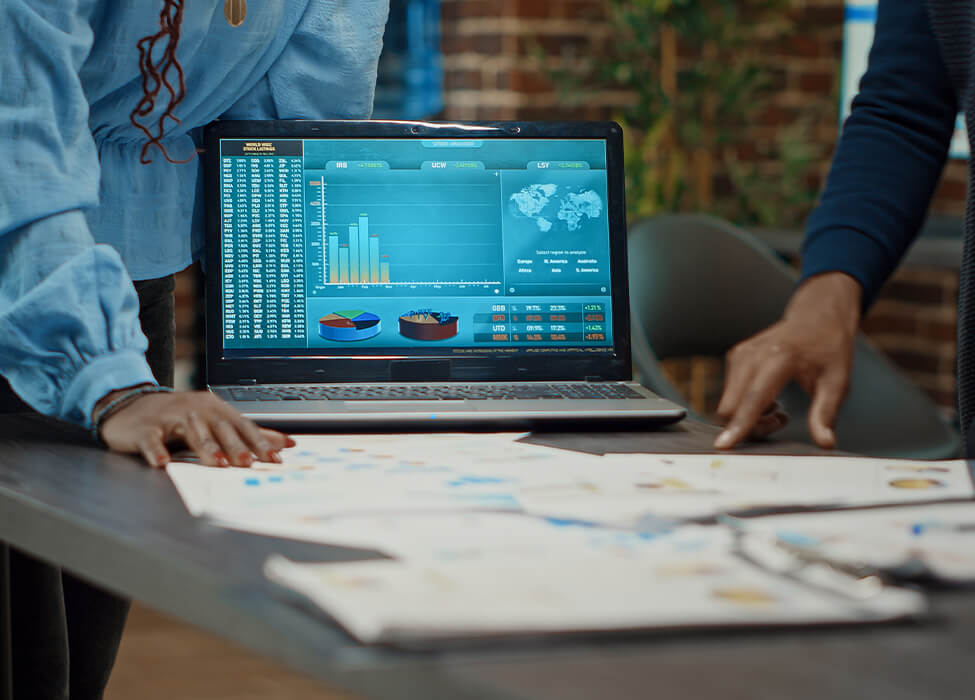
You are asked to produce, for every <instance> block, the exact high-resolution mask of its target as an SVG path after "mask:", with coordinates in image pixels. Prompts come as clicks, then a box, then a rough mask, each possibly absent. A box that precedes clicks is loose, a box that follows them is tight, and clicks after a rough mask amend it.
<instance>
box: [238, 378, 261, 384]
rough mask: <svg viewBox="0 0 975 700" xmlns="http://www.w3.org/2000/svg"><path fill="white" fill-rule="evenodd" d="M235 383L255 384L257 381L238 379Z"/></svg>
mask: <svg viewBox="0 0 975 700" xmlns="http://www.w3.org/2000/svg"><path fill="white" fill-rule="evenodd" d="M237 383H238V384H257V380H256V379H238V380H237Z"/></svg>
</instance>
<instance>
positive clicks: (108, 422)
mask: <svg viewBox="0 0 975 700" xmlns="http://www.w3.org/2000/svg"><path fill="white" fill-rule="evenodd" d="M111 396H112V395H111V394H110V395H109V396H107V397H105V399H103V400H102V401H103V402H104V401H106V400H111ZM100 403H101V402H100ZM101 438H102V440H104V442H105V444H106V445H108V447H109V448H110V449H112V450H115V451H116V452H128V453H134V454H141V455H142V456H143V457H144V458H145V460H146V462H148V463H149V465H150V466H153V467H164V466H166V464H168V463H169V460H170V459H171V456H170V454H169V450H168V448H167V446H168V445H171V444H172V443H184V444H185V445H186V446H188V447H189V448H190V449H192V450H193V451H194V452H195V453H196V455H197V456H198V457H199V459H200V462H201V463H202V464H209V465H211V466H216V467H228V466H231V465H232V466H236V467H249V466H250V465H251V464H252V463H253V461H254V456H256V457H257V458H258V459H260V460H262V461H265V462H280V461H281V456H280V455H279V454H278V453H279V452H280V451H281V450H282V449H284V448H285V447H293V446H294V444H295V443H294V440H292V439H291V438H290V437H288V436H287V435H284V434H282V433H279V432H276V431H273V430H266V429H264V428H260V427H258V426H257V425H256V424H255V423H254V422H253V421H251V420H249V419H247V418H244V417H243V416H241V415H240V414H239V413H238V412H237V411H235V410H234V409H233V408H231V407H230V406H229V405H227V404H226V403H225V402H224V401H222V400H220V399H219V398H217V397H216V396H214V395H213V394H211V393H209V392H206V391H195V392H177V393H158V394H145V395H144V396H140V397H138V398H136V399H135V400H133V401H132V402H131V403H128V404H125V405H124V406H123V407H122V408H120V409H119V410H118V411H117V412H116V413H113V414H111V415H110V416H108V417H107V418H106V419H105V420H104V422H103V423H102V425H101Z"/></svg>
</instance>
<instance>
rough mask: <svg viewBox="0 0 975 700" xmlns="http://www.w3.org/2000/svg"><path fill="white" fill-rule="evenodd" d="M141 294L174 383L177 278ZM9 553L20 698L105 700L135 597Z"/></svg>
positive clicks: (4, 401) (163, 366) (0, 394)
mask: <svg viewBox="0 0 975 700" xmlns="http://www.w3.org/2000/svg"><path fill="white" fill-rule="evenodd" d="M136 291H137V292H138V293H139V304H140V312H139V321H140V322H141V324H142V330H143V332H144V333H145V334H146V337H147V338H148V339H149V351H148V353H147V358H148V360H149V366H150V367H151V368H152V371H153V374H154V375H155V377H156V379H157V381H159V383H160V384H166V385H168V386H172V384H173V277H172V276H171V275H170V276H169V277H163V278H160V279H156V280H146V281H144V282H136ZM4 391H6V392H7V394H6V396H4ZM14 399H15V397H13V396H12V392H10V389H9V386H8V385H6V382H3V386H0V406H3V407H4V408H6V409H7V410H10V408H12V407H15V406H17V404H18V403H19V402H16V401H15V400H14ZM20 406H23V404H20ZM9 555H10V608H11V610H10V612H11V614H10V620H11V632H12V642H13V691H14V698H16V700H21V698H23V699H24V700H49V699H50V700H64V699H67V698H70V700H100V698H101V697H102V694H103V693H104V690H105V686H106V684H107V683H108V676H109V674H110V673H111V670H112V666H113V665H114V663H115V656H116V654H117V653H118V647H119V641H120V640H121V638H122V629H123V627H124V626H125V618H126V616H127V615H128V612H129V601H128V600H125V599H124V598H120V597H118V596H116V595H114V594H112V593H109V592H107V591H105V590H102V589H101V588H98V587H97V586H94V585H92V584H90V583H87V582H86V581H84V580H82V579H80V578H78V577H76V576H74V575H72V574H71V573H69V572H67V571H64V570H62V569H61V568H60V567H57V566H53V565H51V564H48V563H46V562H43V561H40V560H38V559H35V558H34V557H32V556H30V555H28V554H26V553H24V552H20V551H17V550H15V549H12V548H11V549H10V550H9Z"/></svg>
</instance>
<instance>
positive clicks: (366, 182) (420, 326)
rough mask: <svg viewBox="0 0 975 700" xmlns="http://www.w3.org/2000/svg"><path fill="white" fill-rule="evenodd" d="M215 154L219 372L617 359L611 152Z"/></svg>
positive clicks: (316, 147) (368, 145)
mask: <svg viewBox="0 0 975 700" xmlns="http://www.w3.org/2000/svg"><path fill="white" fill-rule="evenodd" d="M218 147H219V190H218V191H219V199H220V202H219V208H220V215H219V228H220V260H221V265H222V268H221V270H220V279H221V295H222V303H221V311H222V314H221V316H222V319H221V321H222V355H223V357H224V358H227V359H235V358H241V359H244V358H259V357H288V356H356V357H363V356H392V355H395V356H471V355H489V356H490V355H511V354H532V355H535V356H538V355H544V354H552V355H555V354H561V355H564V354H566V353H568V354H574V355H578V354H600V353H612V352H613V332H612V328H613V323H612V322H613V308H612V303H611V300H612V294H611V292H612V288H613V287H612V280H611V270H610V231H609V219H610V217H609V213H608V191H607V189H608V184H607V151H606V142H605V140H603V139H550V138H547V139H535V138H488V139H477V138H427V137H423V138H420V137H417V138H390V139H383V138H268V139H263V138H221V139H219V142H218ZM210 274H211V275H212V274H213V273H212V272H211V273H210ZM211 279H212V277H211Z"/></svg>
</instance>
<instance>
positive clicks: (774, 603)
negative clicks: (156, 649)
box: [265, 516, 925, 643]
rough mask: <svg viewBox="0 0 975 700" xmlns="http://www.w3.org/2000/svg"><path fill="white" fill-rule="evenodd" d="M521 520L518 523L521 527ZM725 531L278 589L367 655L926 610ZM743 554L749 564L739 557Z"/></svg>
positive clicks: (288, 575)
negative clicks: (463, 643)
mask: <svg viewBox="0 0 975 700" xmlns="http://www.w3.org/2000/svg"><path fill="white" fill-rule="evenodd" d="M513 517H519V516H513ZM756 545H757V546H749V545H748V543H747V542H741V543H739V544H735V543H734V542H733V541H732V535H731V534H730V531H729V530H728V529H726V528H722V527H693V526H691V527H684V528H681V529H680V530H679V531H676V532H673V533H670V534H668V535H662V536H660V537H654V538H640V537H637V536H635V535H630V537H629V538H625V537H604V538H596V539H595V540H591V541H590V543H589V545H588V546H583V547H581V548H578V549H575V550H574V551H573V552H571V553H570V552H569V551H568V550H567V549H565V548H562V547H559V546H551V547H539V548H537V549H534V548H531V547H528V549H531V550H532V551H531V552H530V556H524V555H525V554H528V552H526V551H523V550H521V545H519V544H517V543H512V547H511V548H510V549H509V550H508V551H506V552H504V553H499V552H498V551H484V550H481V549H478V548H476V547H475V548H472V549H470V550H468V551H462V550H456V551H454V552H452V554H451V556H444V555H443V554H444V553H443V552H440V553H439V554H436V555H434V556H418V557H416V558H410V559H406V560H384V561H367V562H355V563H340V564H297V563H294V562H291V561H289V560H287V559H284V558H283V557H272V558H271V559H269V560H268V562H267V563H266V565H265V573H266V575H267V576H268V577H269V578H270V579H271V580H273V581H275V582H277V583H279V584H281V585H283V586H287V587H288V588H290V589H292V590H294V591H297V592H298V593H300V594H302V595H303V596H305V597H306V598H308V599H309V600H311V601H313V602H314V603H315V604H317V605H318V606H319V607H321V608H322V609H323V610H325V611H327V612H328V613H329V614H330V615H331V616H332V617H333V618H334V619H335V620H336V621H337V622H338V623H339V624H341V625H342V626H343V627H344V628H345V629H346V630H347V631H348V632H349V633H351V634H352V635H353V636H355V637H356V638H357V639H359V640H360V641H363V642H367V643H369V642H392V643H397V642H406V643H409V642H412V643H417V642H422V641H423V640H442V639H452V638H460V637H463V638H475V637H482V636H495V635H502V636H503V635H512V634H532V633H545V632H582V631H606V630H633V629H673V628H685V627H727V626H757V625H762V626H766V625H800V624H803V625H804V624H836V623H863V622H877V621H883V620H893V619H898V618H902V617H908V616H914V615H918V614H920V613H922V612H923V611H924V610H925V603H924V599H923V597H922V596H921V595H920V594H918V593H916V592H914V591H908V590H902V589H897V588H889V587H884V586H883V585H881V584H880V583H879V581H878V580H876V579H872V578H871V579H856V578H853V577H849V576H846V575H844V574H841V573H838V572H836V571H833V570H830V569H828V568H826V567H822V566H819V565H809V564H804V563H802V562H799V561H798V560H796V559H794V558H792V557H791V556H790V555H789V554H788V553H786V552H784V551H782V550H773V549H770V548H768V547H766V546H765V545H763V544H761V543H756ZM739 550H741V551H739Z"/></svg>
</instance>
